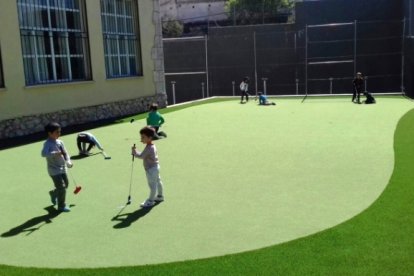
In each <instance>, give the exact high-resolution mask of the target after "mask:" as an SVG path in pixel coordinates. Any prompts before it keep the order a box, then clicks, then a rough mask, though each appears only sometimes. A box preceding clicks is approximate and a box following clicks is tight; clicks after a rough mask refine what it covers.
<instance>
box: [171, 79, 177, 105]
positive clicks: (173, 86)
mask: <svg viewBox="0 0 414 276" xmlns="http://www.w3.org/2000/svg"><path fill="white" fill-rule="evenodd" d="M175 84H176V82H175V81H172V82H171V87H172V96H173V104H175Z"/></svg>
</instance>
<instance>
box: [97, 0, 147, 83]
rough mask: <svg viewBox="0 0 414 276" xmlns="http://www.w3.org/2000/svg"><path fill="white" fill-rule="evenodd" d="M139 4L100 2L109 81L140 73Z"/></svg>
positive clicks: (117, 0)
mask: <svg viewBox="0 0 414 276" xmlns="http://www.w3.org/2000/svg"><path fill="white" fill-rule="evenodd" d="M137 3H138V1H137V0H134V1H131V0H101V20H102V30H103V39H104V51H105V66H106V72H107V77H108V78H116V77H125V76H137V75H140V74H142V72H140V64H141V59H140V55H139V47H140V46H139V45H140V44H139V40H138V38H139V33H138V28H136V27H135V26H137V25H138V17H137V14H138V6H137V5H138V4H137Z"/></svg>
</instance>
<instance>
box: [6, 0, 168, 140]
mask: <svg viewBox="0 0 414 276" xmlns="http://www.w3.org/2000/svg"><path fill="white" fill-rule="evenodd" d="M0 18H1V24H0V38H1V39H0V140H1V139H6V138H11V137H15V136H24V135H27V134H31V133H35V132H40V131H42V130H43V126H44V125H45V124H46V123H47V122H48V121H49V120H54V121H58V122H60V123H61V124H62V125H63V126H64V127H65V126H69V125H77V124H83V123H90V122H94V121H99V120H104V119H110V118H116V117H120V116H126V115H130V114H136V113H139V112H144V111H146V108H147V106H146V105H147V104H148V103H151V102H158V103H159V104H160V105H161V106H165V104H166V94H165V79H164V59H163V46H162V34H161V22H160V20H159V0H139V1H138V0H65V1H38V0H17V1H14V0H2V1H0Z"/></svg>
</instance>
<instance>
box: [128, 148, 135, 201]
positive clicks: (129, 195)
mask: <svg viewBox="0 0 414 276" xmlns="http://www.w3.org/2000/svg"><path fill="white" fill-rule="evenodd" d="M134 148H135V144H134ZM134 160H135V156H134V153H132V163H131V178H130V179H129V194H128V200H127V204H130V203H131V187H132V179H133V174H134Z"/></svg>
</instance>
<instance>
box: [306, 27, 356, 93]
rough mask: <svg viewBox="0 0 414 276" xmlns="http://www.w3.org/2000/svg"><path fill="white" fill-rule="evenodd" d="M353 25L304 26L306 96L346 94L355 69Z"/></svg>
mask: <svg viewBox="0 0 414 276" xmlns="http://www.w3.org/2000/svg"><path fill="white" fill-rule="evenodd" d="M355 28H356V27H355V23H333V24H323V25H309V26H306V30H305V33H306V45H305V47H306V57H305V62H306V64H305V66H306V68H305V70H306V72H305V85H306V88H305V89H306V91H307V93H308V94H324V93H327V91H329V93H330V94H332V93H334V91H335V93H349V90H350V89H349V87H350V85H349V83H351V82H352V79H353V76H354V74H355V70H356V69H355V68H356V40H355Z"/></svg>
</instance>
